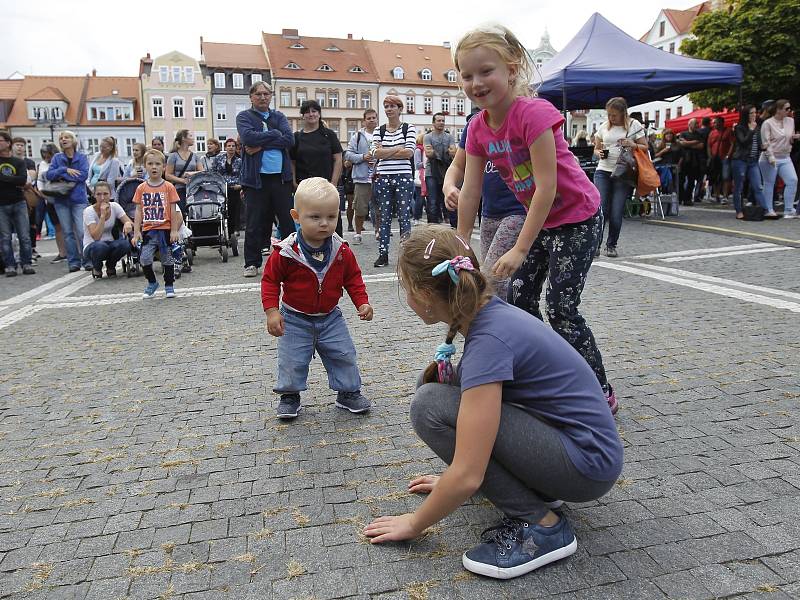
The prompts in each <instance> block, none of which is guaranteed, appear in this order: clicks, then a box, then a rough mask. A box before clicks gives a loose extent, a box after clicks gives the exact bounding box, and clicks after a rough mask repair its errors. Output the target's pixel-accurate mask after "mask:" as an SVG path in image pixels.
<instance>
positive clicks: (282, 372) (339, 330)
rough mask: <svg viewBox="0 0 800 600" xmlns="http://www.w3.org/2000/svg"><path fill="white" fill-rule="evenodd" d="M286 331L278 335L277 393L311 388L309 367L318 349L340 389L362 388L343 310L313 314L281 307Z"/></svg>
mask: <svg viewBox="0 0 800 600" xmlns="http://www.w3.org/2000/svg"><path fill="white" fill-rule="evenodd" d="M280 311H281V315H282V316H283V323H284V331H283V335H282V336H281V337H279V338H278V382H277V383H276V384H275V388H274V391H275V392H276V393H278V394H296V393H300V392H302V391H304V390H307V389H308V385H307V382H308V367H309V365H310V363H311V359H312V358H313V356H314V354H315V353H316V352H319V357H320V359H322V364H323V365H324V366H325V370H326V371H327V372H328V385H330V387H331V389H332V390H334V391H337V392H339V393H340V394H341V393H348V392H351V393H352V392H357V391H359V390H360V389H361V375H360V373H359V371H358V364H357V363H356V348H355V346H354V345H353V340H352V338H351V337H350V332H349V331H348V330H347V324H346V323H345V320H344V317H343V316H342V311H341V310H340V309H339V307H336V308H334V309H333V310H332V311H331V312H329V313H328V314H327V315H321V316H310V315H305V314H301V313H298V312H295V311H293V310H290V309H288V308H286V307H283V306H282V307H281V309H280Z"/></svg>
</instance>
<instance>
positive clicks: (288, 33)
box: [281, 29, 300, 40]
mask: <svg viewBox="0 0 800 600" xmlns="http://www.w3.org/2000/svg"><path fill="white" fill-rule="evenodd" d="M281 36H282V37H283V38H285V39H287V40H297V39H300V33H299V32H298V31H297V29H283V30H282V31H281Z"/></svg>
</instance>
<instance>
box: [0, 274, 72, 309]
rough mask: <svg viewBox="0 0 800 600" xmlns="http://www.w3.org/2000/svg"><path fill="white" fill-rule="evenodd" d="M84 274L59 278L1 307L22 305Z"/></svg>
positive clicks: (15, 297)
mask: <svg viewBox="0 0 800 600" xmlns="http://www.w3.org/2000/svg"><path fill="white" fill-rule="evenodd" d="M81 275H82V273H79V272H77V271H76V272H75V273H67V274H66V275H64V276H63V277H59V278H58V279H54V280H53V281H48V282H47V283H44V284H42V285H40V286H38V287H35V288H33V289H32V290H28V291H27V292H24V293H22V294H19V295H18V296H14V297H13V298H9V299H8V300H3V301H2V302H0V306H11V305H12V304H22V303H23V302H25V301H26V300H29V299H31V298H35V297H36V296H39V295H41V294H44V293H45V292H46V291H48V290H51V289H53V288H54V287H58V286H60V285H62V284H65V283H69V282H70V281H73V280H74V279H77V278H79V277H80V276H81Z"/></svg>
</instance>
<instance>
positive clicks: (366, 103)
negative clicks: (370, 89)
mask: <svg viewBox="0 0 800 600" xmlns="http://www.w3.org/2000/svg"><path fill="white" fill-rule="evenodd" d="M371 103H372V100H371V98H370V95H369V93H362V94H361V108H365V109H366V108H369V107H370V104H371Z"/></svg>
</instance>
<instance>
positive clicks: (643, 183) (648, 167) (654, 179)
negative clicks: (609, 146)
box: [633, 146, 661, 197]
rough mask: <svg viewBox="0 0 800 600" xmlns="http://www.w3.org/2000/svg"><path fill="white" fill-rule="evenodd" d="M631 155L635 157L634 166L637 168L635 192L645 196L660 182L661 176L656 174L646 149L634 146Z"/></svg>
mask: <svg viewBox="0 0 800 600" xmlns="http://www.w3.org/2000/svg"><path fill="white" fill-rule="evenodd" d="M633 156H634V158H635V159H636V167H637V170H638V177H637V181H636V194H637V195H638V196H639V197H641V196H647V195H648V194H649V193H650V192H652V191H654V190H655V189H656V188H657V187H658V186H659V185H660V184H661V178H660V177H659V176H658V173H657V172H656V168H655V167H654V166H653V161H652V160H650V155H649V154H648V152H647V150H645V149H644V148H641V147H639V146H636V149H635V150H634V151H633Z"/></svg>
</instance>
